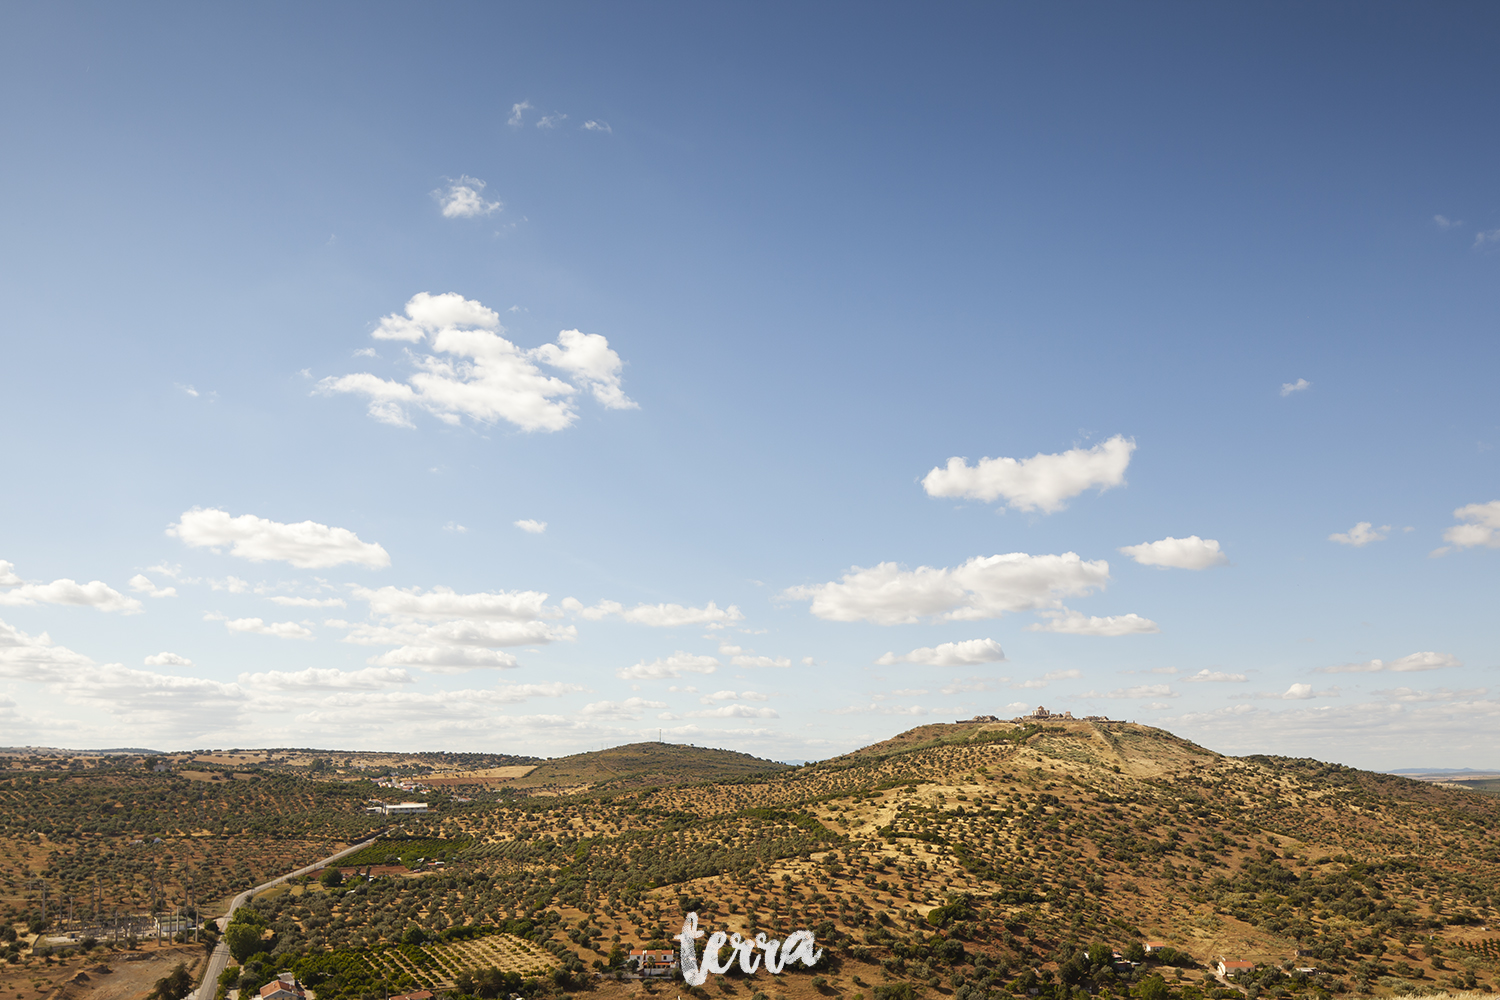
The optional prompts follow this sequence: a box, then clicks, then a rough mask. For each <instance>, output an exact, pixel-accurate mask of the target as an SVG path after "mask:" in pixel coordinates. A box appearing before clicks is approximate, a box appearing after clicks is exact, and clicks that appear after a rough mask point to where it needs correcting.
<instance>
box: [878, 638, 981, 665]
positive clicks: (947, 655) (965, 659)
mask: <svg viewBox="0 0 1500 1000" xmlns="http://www.w3.org/2000/svg"><path fill="white" fill-rule="evenodd" d="M1004 659H1005V650H1003V649H1001V648H1000V644H999V643H998V642H996V641H995V640H994V639H964V640H963V641H961V642H943V643H939V644H938V645H936V646H923V647H921V648H920V649H914V650H912V651H911V652H910V653H903V654H901V655H899V656H898V655H896V654H895V653H886V654H885V655H884V656H882V657H880V659H878V660H876V661H875V662H876V663H878V664H880V665H881V666H883V667H888V666H891V665H892V664H895V663H916V664H919V665H921V666H924V667H964V666H971V665H973V664H976V663H1000V662H1002V661H1004Z"/></svg>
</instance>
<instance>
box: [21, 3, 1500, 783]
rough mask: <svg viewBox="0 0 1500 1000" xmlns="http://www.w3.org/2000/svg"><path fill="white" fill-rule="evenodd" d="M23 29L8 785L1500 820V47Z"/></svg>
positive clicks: (809, 13) (400, 20)
mask: <svg viewBox="0 0 1500 1000" xmlns="http://www.w3.org/2000/svg"><path fill="white" fill-rule="evenodd" d="M0 17H3V19H4V20H3V25H4V30H3V31H0V53H3V54H0V95H3V96H0V128H3V134H4V135H5V137H6V141H5V143H4V148H5V152H4V156H3V157H0V184H3V190H4V192H5V196H4V197H3V198H0V292H3V295H4V301H5V307H4V309H3V311H0V336H3V345H4V355H3V357H4V359H5V361H4V365H3V366H0V377H3V382H0V384H3V387H4V390H3V392H0V426H3V429H4V430H3V434H4V436H3V441H4V453H5V456H6V461H5V467H6V471H7V475H6V477H5V478H6V480H7V484H8V488H6V489H4V490H0V560H3V561H4V563H5V565H4V566H0V622H3V623H4V625H3V626H0V728H3V730H4V732H5V733H6V734H7V736H6V738H5V739H4V740H3V742H6V743H14V744H23V743H35V744H47V745H64V746H78V747H106V746H142V745H145V746H156V747H228V746H242V747H248V746H272V745H294V746H330V747H332V746H337V747H351V748H410V749H445V748H446V749H487V750H496V751H506V752H520V753H538V754H548V755H550V754H561V753H568V752H573V751H576V750H580V749H588V748H590V747H598V746H600V745H606V744H613V743H620V742H627V741H631V740H635V739H639V738H642V737H645V736H650V737H653V738H654V737H655V736H656V734H657V731H658V730H659V729H660V730H661V731H662V732H663V734H664V735H665V736H666V738H669V739H675V740H678V741H683V742H693V743H698V744H707V745H716V746H728V747H733V748H736V749H742V750H746V751H749V752H752V753H757V754H761V755H764V756H770V757H777V758H781V759H802V758H817V757H823V756H827V755H830V754H834V753H838V752H842V751H844V750H847V749H850V748H853V747H855V746H858V745H862V744H864V743H867V742H871V741H873V740H876V739H880V738H883V737H885V736H888V735H890V734H892V733H894V732H897V731H900V730H902V729H905V728H908V727H909V726H911V725H916V724H920V723H923V722H930V721H951V720H952V719H955V718H966V717H969V716H971V715H974V714H976V713H984V714H991V713H993V714H997V715H1001V716H1008V715H1012V714H1016V713H1017V711H1018V706H1021V705H1025V706H1028V707H1029V706H1033V705H1036V704H1039V703H1040V704H1045V705H1047V706H1048V707H1049V708H1053V709H1070V710H1072V711H1073V712H1075V713H1077V714H1084V713H1099V714H1106V715H1109V716H1110V717H1114V718H1128V719H1135V720H1139V721H1143V722H1150V723H1153V724H1157V725H1162V726H1164V727H1166V728H1169V729H1172V730H1173V731H1175V732H1178V733H1180V734H1182V735H1184V736H1187V737H1189V738H1192V739H1195V740H1198V741H1200V742H1202V743H1204V744H1205V745H1207V746H1210V747H1213V748H1215V749H1219V750H1224V751H1228V752H1237V753H1248V752H1265V753H1282V754H1296V755H1310V756H1317V757H1321V758H1325V759H1333V760H1339V761H1344V762H1348V763H1353V764H1358V765H1361V766H1370V767H1403V766H1475V767H1500V737H1497V736H1496V734H1497V733H1500V725H1497V723H1500V691H1497V689H1496V688H1497V685H1496V679H1495V670H1496V667H1497V665H1500V662H1497V661H1500V654H1497V638H1500V626H1497V621H1500V616H1497V615H1496V614H1495V606H1496V597H1497V586H1496V580H1497V569H1500V563H1497V560H1500V551H1496V550H1497V548H1500V480H1497V475H1496V473H1497V451H1496V445H1497V444H1500V415H1497V413H1496V392H1495V388H1494V386H1495V372H1496V371H1497V361H1500V358H1497V354H1500V350H1497V338H1496V336H1495V326H1496V320H1495V317H1496V305H1497V301H1496V300H1497V294H1496V291H1497V283H1496V276H1497V273H1500V199H1497V197H1496V195H1497V190H1496V182H1495V177H1496V174H1495V163H1496V162H1497V159H1500V157H1497V153H1500V148H1497V146H1500V140H1497V138H1496V136H1495V135H1494V130H1493V129H1492V128H1490V127H1489V125H1488V123H1489V120H1490V119H1491V118H1492V117H1493V97H1492V95H1493V94H1494V93H1495V92H1496V88H1497V83H1500V81H1497V80H1496V76H1497V73H1500V70H1497V69H1496V68H1495V65H1494V61H1493V59H1492V58H1491V53H1492V52H1493V48H1494V45H1495V42H1496V41H1497V36H1500V15H1497V14H1496V12H1495V11H1494V9H1493V8H1492V7H1490V6H1486V5H1479V4H1448V5H1439V6H1427V7H1422V8H1416V7H1411V6H1408V5H1380V4H1369V5H1359V6H1351V5H1342V4H1312V5H1295V6H1294V5H1253V6H1252V5H1241V6H1224V5H1220V6H1216V7H1203V6H1200V5H1171V4H1157V5H1147V4H1143V5H1135V6H1129V7H1119V6H1108V5H1088V4H1075V5H1047V6H1021V5H1011V6H1004V5H993V4H976V5H959V4H951V5H945V6H943V7H941V8H937V9H933V8H917V7H912V6H897V5H886V6H881V5H870V4H859V5H834V4H828V5H821V6H819V7H817V8H815V9H812V10H809V9H807V8H806V7H805V5H790V4H786V5H769V4H757V5H740V6H733V5H716V6H695V5H660V4H638V5H628V6H627V5H595V6H584V5H560V4H552V5H512V6H506V7H497V6H492V5H450V6H446V7H444V8H442V9H428V8H413V7H409V6H398V5H379V4H375V5H371V4H360V5H336V4H326V5H320V6H319V7H317V8H316V9H312V10H309V9H306V8H303V7H297V6H292V5H281V6H275V5H266V6H262V7H258V8H254V9H249V8H247V9H227V8H205V7H201V6H195V5H157V6H154V7H152V8H151V9H149V10H147V11H146V12H144V13H143V12H142V11H141V10H139V9H137V10H133V11H128V12H127V11H124V10H121V9H114V8H108V7H102V6H84V5H72V6H61V5H47V6H43V5H30V6H12V7H9V8H7V10H6V11H5V12H4V14H3V15H0ZM568 331H572V332H568ZM548 345H550V346H548ZM954 458H959V459H961V461H960V462H959V463H957V464H955V465H953V466H951V467H950V460H951V459H954ZM986 459H989V460H994V461H989V462H985V461H983V460H986ZM1005 460H1009V461H1005ZM933 470H940V471H939V472H938V473H935V474H933ZM948 470H951V471H948ZM517 522H531V523H529V525H528V527H530V528H531V529H532V530H527V528H526V527H520V526H518V525H517ZM543 524H544V525H545V527H542V525H543ZM1361 524H1363V525H1364V528H1362V529H1361V528H1358V527H1357V526H1359V525H1361ZM537 529H540V530H537ZM1332 536H1342V537H1341V538H1338V539H1336V538H1333V537H1332ZM1127 549H1128V550H1130V551H1123V550H1127ZM1439 550H1446V551H1441V552H1439V554H1436V555H1435V554H1434V552H1438V551H1439ZM995 557H1000V558H995ZM70 581H71V582H70ZM168 591H170V593H168ZM1002 657H1003V658H1002ZM882 660H883V661H884V662H881V661H882Z"/></svg>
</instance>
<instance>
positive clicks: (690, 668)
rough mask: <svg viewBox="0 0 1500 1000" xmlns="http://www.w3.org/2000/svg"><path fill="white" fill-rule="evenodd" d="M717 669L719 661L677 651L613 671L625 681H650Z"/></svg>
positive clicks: (709, 657)
mask: <svg viewBox="0 0 1500 1000" xmlns="http://www.w3.org/2000/svg"><path fill="white" fill-rule="evenodd" d="M718 669H719V661H718V660H717V659H715V658H714V657H712V656H695V655H693V654H692V653H684V652H682V651H681V650H678V651H677V652H675V653H673V654H672V655H671V656H666V657H662V658H660V659H656V660H652V661H651V662H649V663H648V662H646V661H645V660H642V661H641V662H640V663H637V664H636V665H635V666H633V667H622V668H620V669H619V670H616V671H615V676H616V677H619V678H620V679H621V680H625V681H630V680H643V681H652V680H665V679H667V678H669V677H670V678H673V679H676V678H679V677H681V676H682V675H683V674H711V673H713V672H714V671H715V670H718Z"/></svg>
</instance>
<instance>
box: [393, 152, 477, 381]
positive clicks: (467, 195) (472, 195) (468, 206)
mask: <svg viewBox="0 0 1500 1000" xmlns="http://www.w3.org/2000/svg"><path fill="white" fill-rule="evenodd" d="M484 188H485V184H484V181H482V180H480V179H479V178H478V177H470V176H468V175H467V174H465V175H464V176H462V177H460V178H459V179H458V180H456V181H455V180H449V181H448V184H447V186H446V187H441V188H438V189H437V190H436V191H434V192H432V196H433V197H434V198H436V199H437V202H438V205H439V206H440V207H441V208H442V211H443V218H445V219H474V218H478V217H479V216H483V215H493V214H495V213H496V212H498V211H500V210H501V209H503V208H504V207H505V205H504V204H503V203H501V202H498V201H486V200H485V199H484ZM373 353H374V352H373V350H372V351H371V354H372V356H373Z"/></svg>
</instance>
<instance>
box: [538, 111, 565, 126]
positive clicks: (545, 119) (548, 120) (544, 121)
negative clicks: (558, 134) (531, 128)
mask: <svg viewBox="0 0 1500 1000" xmlns="http://www.w3.org/2000/svg"><path fill="white" fill-rule="evenodd" d="M567 119H568V116H567V115H565V114H563V113H562V112H557V113H556V114H550V115H542V117H540V118H538V119H537V121H536V127H537V128H557V126H558V124H559V123H561V122H564V121H567Z"/></svg>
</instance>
